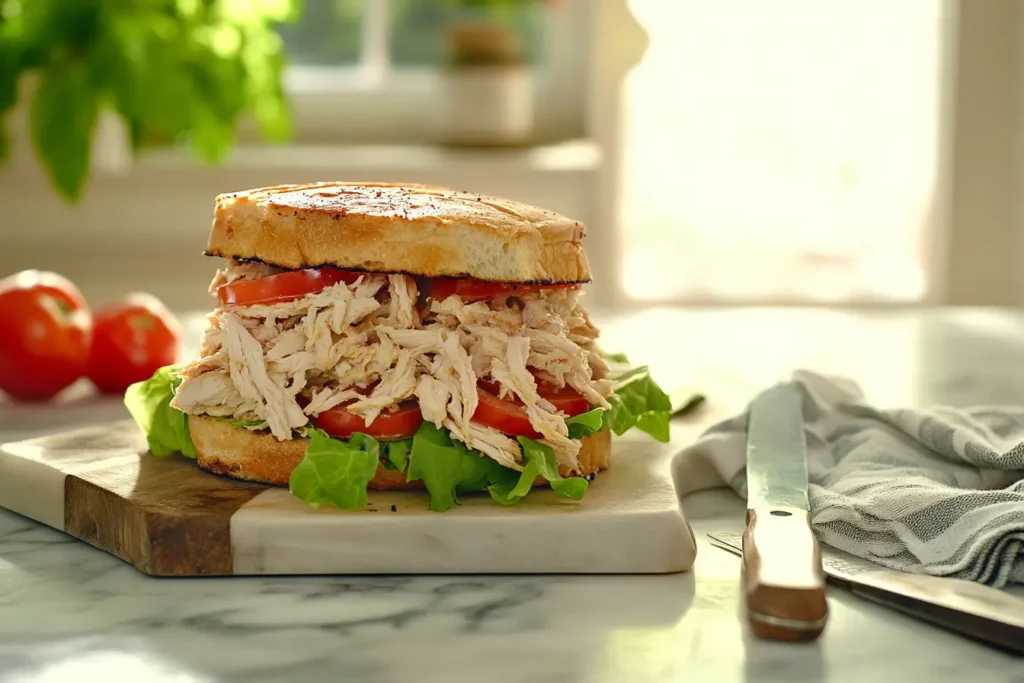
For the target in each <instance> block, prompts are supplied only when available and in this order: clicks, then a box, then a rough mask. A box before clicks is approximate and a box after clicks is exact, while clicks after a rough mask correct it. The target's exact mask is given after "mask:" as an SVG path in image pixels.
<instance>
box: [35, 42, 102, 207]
mask: <svg viewBox="0 0 1024 683" xmlns="http://www.w3.org/2000/svg"><path fill="white" fill-rule="evenodd" d="M98 114H99V100H98V97H97V92H96V90H94V88H93V86H92V83H90V81H89V72H88V70H87V68H86V66H85V65H84V64H82V63H77V62H58V63H56V64H52V65H50V66H49V68H48V69H47V70H46V71H44V72H43V73H42V76H41V79H40V82H39V86H38V89H37V90H36V93H35V96H34V97H33V99H32V106H31V110H30V113H29V119H30V129H31V133H32V141H33V143H34V146H35V149H36V153H37V154H38V155H39V157H40V159H41V160H42V163H43V166H44V167H45V168H46V171H47V173H48V175H49V177H50V181H51V183H52V184H53V185H54V186H55V187H56V188H57V190H58V191H59V192H60V193H61V194H62V195H63V196H64V197H65V198H66V199H69V200H72V201H76V200H78V199H79V198H80V197H81V195H82V189H83V187H84V186H85V181H86V179H87V177H88V175H89V159H90V156H91V149H92V132H93V128H94V126H95V125H96V117H97V116H98Z"/></svg>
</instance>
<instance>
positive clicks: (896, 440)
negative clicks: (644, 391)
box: [685, 371, 1024, 587]
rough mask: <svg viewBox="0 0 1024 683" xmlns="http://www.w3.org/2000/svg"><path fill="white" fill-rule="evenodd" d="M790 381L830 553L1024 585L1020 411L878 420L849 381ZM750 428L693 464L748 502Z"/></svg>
mask: <svg viewBox="0 0 1024 683" xmlns="http://www.w3.org/2000/svg"><path fill="white" fill-rule="evenodd" d="M791 381H792V382H794V383H795V384H796V385H797V386H798V387H799V388H800V389H801V391H802V393H803V396H804V401H803V413H804V415H803V417H804V431H805V434H806V441H807V463H808V475H809V479H810V488H809V495H810V503H811V520H812V523H813V525H814V530H815V532H816V533H817V535H818V538H819V539H820V540H821V541H822V542H824V543H827V544H828V545H830V546H833V547H835V548H839V549H841V550H845V551H847V552H849V553H852V554H854V555H857V556H859V557H863V558H865V559H867V560H871V561H872V562H875V563H877V564H880V565H884V566H886V567H890V568H892V569H897V570H902V571H907V572H913V573H921V574H932V575H937V576H954V577H958V578H963V579H968V580H971V581H977V582H980V583H984V584H988V585H991V586H995V587H1004V586H1006V585H1008V584H1014V583H1020V584H1024V407H1009V406H979V407H974V408H966V409H961V408H951V407H933V408H928V409H914V410H911V409H879V408H876V407H872V406H871V405H868V404H867V403H866V402H865V401H864V397H863V395H862V394H861V391H860V389H859V388H858V386H857V385H856V384H854V383H852V382H850V381H848V380H844V379H837V378H831V377H825V376H822V375H818V374H815V373H811V372H807V371H798V372H796V373H794V375H793V378H792V380H791ZM746 424H747V415H746V413H744V414H742V415H739V416H736V417H733V418H731V419H728V420H725V421H724V422H721V423H719V424H717V425H715V426H713V427H711V428H710V429H709V430H708V431H707V432H705V433H704V434H703V435H702V437H701V438H700V439H699V440H698V441H697V442H696V443H695V444H694V445H692V446H691V447H689V448H688V449H687V451H688V452H687V453H686V454H685V455H688V456H697V457H702V458H705V459H706V460H708V461H709V462H711V463H712V464H713V465H714V467H715V468H716V469H717V470H718V473H719V475H721V477H722V478H723V479H724V480H725V481H726V482H727V483H728V484H729V485H730V486H731V487H732V488H733V489H734V490H735V491H736V492H737V493H738V494H739V495H741V496H743V497H746V471H745V460H746V437H747V435H746Z"/></svg>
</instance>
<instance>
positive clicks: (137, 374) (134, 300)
mask: <svg viewBox="0 0 1024 683" xmlns="http://www.w3.org/2000/svg"><path fill="white" fill-rule="evenodd" d="M94 320H95V323H94V326H93V335H92V353H90V354H89V366H88V371H87V374H88V377H89V379H90V380H91V381H92V383H93V384H95V385H96V388H97V389H99V390H100V391H101V392H103V393H111V394H113V393H123V392H124V390H125V389H127V388H128V385H129V384H132V383H134V382H139V381H141V380H144V379H149V378H150V377H152V376H153V373H154V372H156V371H157V370H159V369H160V368H162V367H164V366H165V365H172V364H173V363H175V362H176V361H177V360H178V353H179V351H180V349H181V327H180V326H179V325H178V321H177V320H176V319H175V318H174V316H173V315H172V314H171V312H170V311H169V310H167V307H166V306H164V305H163V303H161V302H160V300H159V299H157V298H156V297H155V296H152V295H150V294H129V295H128V296H126V297H124V298H123V299H120V300H118V301H115V302H114V303H112V304H109V305H107V306H104V307H102V308H100V309H98V310H97V311H96V313H95V316H94Z"/></svg>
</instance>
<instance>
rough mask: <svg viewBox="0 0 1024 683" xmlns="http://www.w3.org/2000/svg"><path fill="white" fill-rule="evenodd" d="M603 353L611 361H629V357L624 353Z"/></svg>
mask: <svg viewBox="0 0 1024 683" xmlns="http://www.w3.org/2000/svg"><path fill="white" fill-rule="evenodd" d="M601 355H602V356H603V357H604V359H605V360H606V361H608V362H609V363H629V358H627V357H626V354H624V353H604V354H601Z"/></svg>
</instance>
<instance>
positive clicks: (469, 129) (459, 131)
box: [439, 65, 533, 145]
mask: <svg viewBox="0 0 1024 683" xmlns="http://www.w3.org/2000/svg"><path fill="white" fill-rule="evenodd" d="M442 79H443V80H442V84H443V86H442V89H441V93H442V94H441V106H440V108H439V111H440V114H441V120H440V131H439V132H440V137H441V139H442V140H444V141H446V142H448V143H450V144H458V145H520V144H525V143H527V142H529V140H530V135H531V133H532V130H533V69H532V68H530V67H529V66H527V65H480V66H455V67H451V68H449V69H447V70H445V72H444V75H443V76H442Z"/></svg>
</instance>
